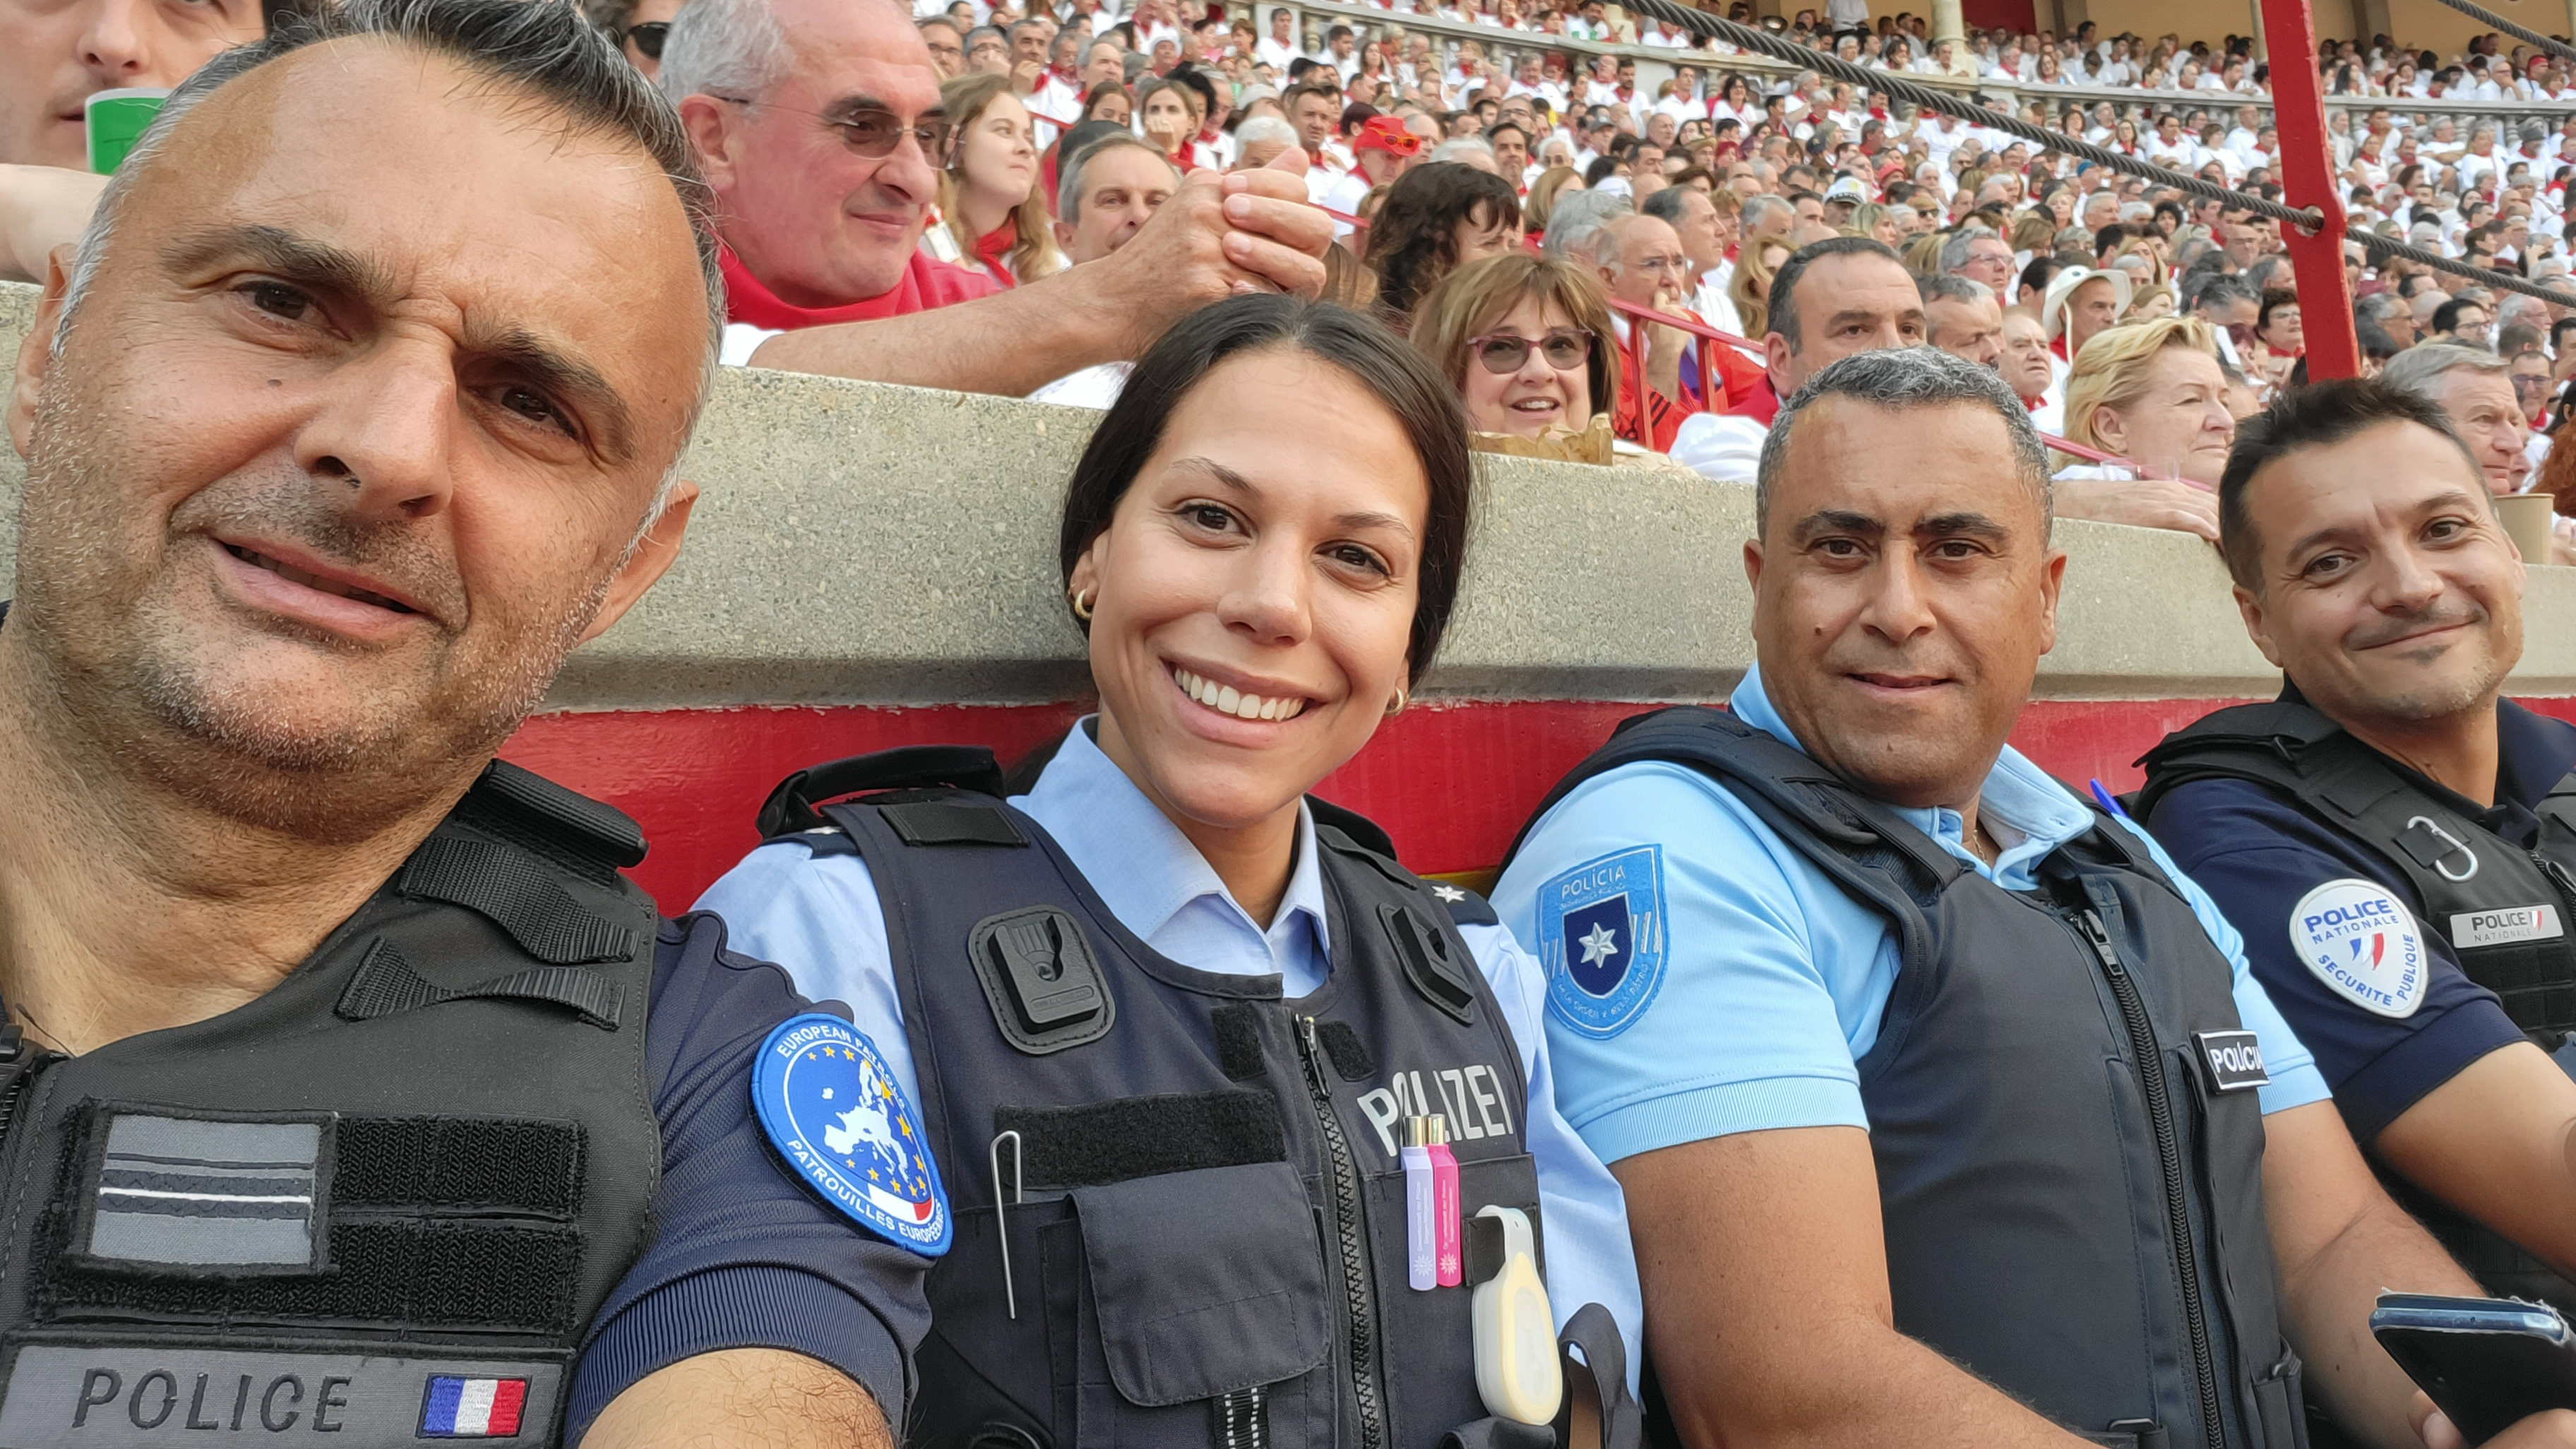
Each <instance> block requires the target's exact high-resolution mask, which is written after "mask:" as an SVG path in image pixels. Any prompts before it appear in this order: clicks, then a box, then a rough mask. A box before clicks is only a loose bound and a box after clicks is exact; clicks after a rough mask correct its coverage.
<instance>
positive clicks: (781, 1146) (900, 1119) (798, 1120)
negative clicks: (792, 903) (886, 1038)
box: [752, 1011, 951, 1258]
mask: <svg viewBox="0 0 2576 1449" xmlns="http://www.w3.org/2000/svg"><path fill="white" fill-rule="evenodd" d="M752 1105H753V1107H754V1108H755V1109H756V1111H757V1113H758V1115H759V1117H760V1125H761V1127H762V1129H763V1130H764V1131H766V1132H767V1133H768V1134H769V1140H770V1142H771V1143H772V1144H773V1145H775V1146H776V1147H777V1148H778V1151H779V1153H780V1154H781V1155H782V1156H784V1157H785V1158H786V1159H787V1164H788V1166H790V1167H792V1168H794V1169H795V1170H796V1175H797V1176H798V1177H800V1178H802V1179H804V1181H805V1184H806V1185H807V1186H808V1187H811V1188H812V1189H814V1191H815V1192H816V1193H818V1194H820V1195H821V1197H822V1199H823V1200H824V1201H825V1202H828V1203H830V1204H831V1205H832V1206H834V1207H836V1208H839V1209H840V1210H841V1211H842V1212H843V1213H844V1214H846V1215H848V1216H849V1217H850V1218H851V1219H853V1220H854V1221H857V1222H859V1223H862V1224H864V1225H866V1226H867V1227H869V1228H871V1229H874V1230H875V1231H876V1232H877V1233H878V1234H880V1235H882V1236H883V1237H885V1238H887V1239H890V1240H891V1241H893V1242H896V1243H900V1244H902V1245H903V1246H904V1247H907V1248H910V1249H912V1250H913V1251H914V1252H916V1253H919V1254H921V1255H922V1256H924V1257H930V1258H936V1257H938V1256H939V1255H940V1254H942V1253H945V1252H947V1251H948V1244H949V1241H950V1236H951V1233H950V1226H951V1225H950V1222H949V1217H948V1194H947V1192H946V1190H944V1189H943V1188H942V1187H941V1186H940V1185H939V1164H938V1162H937V1161H935V1160H934V1159H933V1158H932V1157H931V1155H930V1144H929V1143H928V1142H926V1141H924V1140H923V1138H922V1133H921V1117H920V1114H919V1113H916V1112H915V1111H913V1110H912V1104H911V1103H910V1102H908V1101H905V1100H904V1095H903V1089H902V1088H901V1087H899V1086H897V1085H896V1084H895V1079H894V1073H893V1072H891V1071H889V1070H887V1068H886V1064H885V1058H883V1057H881V1056H879V1055H877V1049H876V1046H875V1044H874V1043H872V1042H870V1041H869V1040H868V1039H867V1038H866V1037H863V1036H861V1035H859V1033H858V1032H857V1031H856V1030H855V1029H854V1028H852V1027H851V1025H850V1024H849V1023H848V1022H846V1021H843V1020H841V1019H840V1018H839V1017H837V1016H827V1015H825V1014H823V1013H822V1012H819V1011H816V1012H807V1013H806V1014H804V1015H803V1016H797V1017H791V1018H789V1019H788V1020H787V1021H785V1022H783V1023H781V1024H780V1026H779V1028H778V1029H777V1030H776V1031H773V1032H771V1033H770V1034H769V1039H768V1040H767V1041H765V1042H763V1043H761V1047H760V1056H759V1058H758V1059H757V1060H756V1061H755V1063H754V1064H753V1067H752Z"/></svg>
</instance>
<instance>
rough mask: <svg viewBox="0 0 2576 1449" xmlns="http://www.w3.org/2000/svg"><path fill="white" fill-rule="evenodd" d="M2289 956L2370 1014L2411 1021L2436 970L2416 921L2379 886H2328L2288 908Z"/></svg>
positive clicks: (2360, 883)
mask: <svg viewBox="0 0 2576 1449" xmlns="http://www.w3.org/2000/svg"><path fill="white" fill-rule="evenodd" d="M2290 949H2291V950H2293V951H2295V952H2297V953H2298V956H2299V959H2300V960H2301V961H2304V962H2306V963H2307V967H2308V969H2309V970H2310V971H2312V972H2315V973H2316V977H2317V979H2318V980H2320V981H2322V982H2324V983H2325V984H2326V985H2327V986H2328V987H2331V988H2332V989H2333V990H2334V992H2335V994H2336V995H2338V996H2341V997H2343V998H2344V999H2345V1000H2347V1001H2350V1002H2351V1003H2353V1004H2354V1005H2355V1006H2358V1007H2361V1008H2362V1009H2363V1010H2365V1011H2371V1012H2376V1013H2378V1014H2379V1015H2381V1016H2389V1017H2408V1016H2413V1015H2414V1014H2415V1008H2417V1007H2419V1006H2421V1005H2423V1004H2424V988H2425V984H2426V981H2427V978H2428V975H2429V971H2430V963H2429V962H2428V961H2426V959H2425V956H2424V938H2423V936H2422V935H2421V934H2420V933H2419V932H2417V931H2416V929H2415V917H2414V916H2413V915H2412V914H2411V913H2409V912H2408V911H2407V909H2406V907H2405V906H2404V905H2403V904H2401V903H2400V902H2399V901H2398V899H2397V897H2395V896H2393V895H2391V894H2389V892H2388V888H2387V887H2386V886H2383V885H2381V884H2379V883H2378V882H2376V881H2367V880H2355V879H2352V878H2350V877H2346V878H2344V879H2342V880H2330V881H2327V882H2326V883H2325V884H2324V885H2321V886H2318V887H2317V888H2316V889H2315V890H2312V891H2310V892H2308V893H2307V894H2306V895H2303V896H2301V897H2299V903H2298V904H2297V905H2295V906H2292V907H2291V908H2290Z"/></svg>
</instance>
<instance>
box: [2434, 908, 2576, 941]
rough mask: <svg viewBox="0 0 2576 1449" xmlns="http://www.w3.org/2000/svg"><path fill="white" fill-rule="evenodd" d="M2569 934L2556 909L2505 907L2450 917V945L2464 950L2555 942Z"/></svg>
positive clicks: (2466, 912)
mask: <svg viewBox="0 0 2576 1449" xmlns="http://www.w3.org/2000/svg"><path fill="white" fill-rule="evenodd" d="M2566 934H2567V923H2566V922H2565V921H2563V920H2560V919H2559V916H2558V908H2557V907H2556V906H2506V907H2504V908H2502V909H2501V910H2493V911H2462V912H2460V913H2458V914H2457V915H2454V916H2453V917H2451V944H2452V945H2453V946H2455V947H2457V948H2459V949H2460V950H2463V951H2466V950H2469V949H2471V948H2473V947H2477V946H2510V945H2512V944H2513V943H2514V942H2516V941H2555V940H2557V939H2558V938H2559V937H2561V936H2564V935H2566Z"/></svg>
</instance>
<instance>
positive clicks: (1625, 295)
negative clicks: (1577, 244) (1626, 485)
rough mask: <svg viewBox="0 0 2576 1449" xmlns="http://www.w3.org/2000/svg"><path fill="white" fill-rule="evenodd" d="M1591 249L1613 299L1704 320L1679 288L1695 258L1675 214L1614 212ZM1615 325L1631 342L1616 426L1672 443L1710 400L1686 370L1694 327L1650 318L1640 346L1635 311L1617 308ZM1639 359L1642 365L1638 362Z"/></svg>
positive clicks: (1646, 439)
mask: <svg viewBox="0 0 2576 1449" xmlns="http://www.w3.org/2000/svg"><path fill="white" fill-rule="evenodd" d="M1592 252H1593V255H1594V256H1595V257H1596V258H1598V261H1597V264H1596V265H1597V269H1598V270H1599V271H1600V273H1601V284H1602V286H1603V287H1604V288H1605V289H1606V290H1607V291H1608V292H1609V293H1610V297H1611V300H1612V301H1614V302H1618V303H1624V304H1626V305H1628V306H1631V307H1642V308H1646V309H1648V310H1651V311H1656V312H1662V313H1666V314H1668V315H1671V316H1675V317H1689V318H1690V319H1691V320H1692V321H1698V320H1700V319H1699V317H1698V316H1697V314H1695V313H1693V312H1691V311H1690V309H1688V308H1686V307H1684V306H1683V305H1682V304H1681V297H1682V293H1683V292H1684V291H1685V290H1686V289H1687V288H1688V287H1689V285H1690V258H1689V257H1688V256H1687V255H1685V254H1684V253H1683V251H1682V238H1681V233H1679V232H1677V231H1674V230H1673V228H1672V224H1671V223H1670V222H1667V221H1664V220H1663V219H1661V218H1659V217H1653V216H1640V215H1631V216H1615V217H1612V218H1611V219H1610V220H1609V221H1608V222H1606V223H1604V224H1603V225H1602V228H1601V235H1600V237H1599V239H1598V240H1596V241H1594V242H1593V244H1592ZM1610 325H1611V327H1612V329H1613V330H1614V331H1616V332H1617V334H1618V337H1619V342H1620V345H1621V346H1622V347H1623V348H1625V349H1627V350H1626V351H1625V352H1624V353H1623V354H1622V355H1623V357H1624V359H1625V362H1626V365H1624V366H1622V367H1621V368H1620V379H1619V398H1618V404H1617V409H1616V411H1615V412H1614V413H1613V414H1612V430H1613V431H1615V432H1617V433H1618V434H1619V436H1621V437H1623V438H1626V439H1628V440H1629V441H1630V442H1632V443H1641V444H1644V445H1645V446H1646V447H1649V448H1652V449H1654V450H1655V451H1657V452H1659V453H1660V452H1662V451H1664V450H1665V449H1667V448H1670V447H1671V446H1672V445H1673V435H1674V434H1675V433H1676V432H1678V431H1680V429H1681V425H1682V420H1683V419H1684V418H1686V417H1688V416H1690V415H1691V414H1692V413H1696V412H1701V411H1704V410H1705V409H1706V407H1707V402H1706V399H1705V397H1704V396H1703V395H1702V392H1701V389H1700V386H1699V381H1700V380H1699V379H1698V378H1697V377H1685V376H1683V372H1682V360H1683V357H1684V355H1685V354H1687V353H1689V352H1690V350H1691V337H1690V334H1689V333H1687V332H1684V331H1682V330H1681V329H1680V328H1678V327H1664V326H1657V325H1654V324H1648V325H1647V328H1646V342H1645V345H1644V346H1643V347H1638V346H1636V345H1635V344H1634V342H1633V338H1634V328H1635V326H1636V323H1635V321H1634V320H1633V319H1632V318H1631V317H1630V316H1628V315H1627V314H1624V313H1619V312H1617V311H1615V310H1614V311H1613V314H1612V316H1611V318H1610ZM1641 359H1642V361H1643V362H1644V364H1645V365H1644V366H1643V367H1639V366H1637V363H1638V362H1639V361H1640V360H1641ZM1693 371H1694V372H1695V371H1696V369H1695V368H1694V369H1693ZM1640 374H1642V376H1640Z"/></svg>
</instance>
